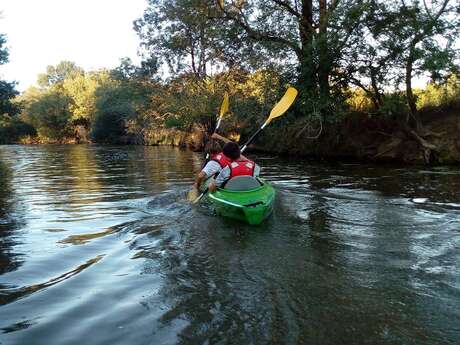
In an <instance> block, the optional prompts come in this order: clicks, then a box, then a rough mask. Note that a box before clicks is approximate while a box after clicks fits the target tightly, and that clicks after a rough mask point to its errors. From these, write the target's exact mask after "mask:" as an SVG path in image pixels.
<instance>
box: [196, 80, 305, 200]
mask: <svg viewBox="0 0 460 345" xmlns="http://www.w3.org/2000/svg"><path fill="white" fill-rule="evenodd" d="M297 93H298V91H297V90H296V89H295V88H293V87H289V88H288V89H287V91H286V93H285V94H284V96H283V97H282V98H281V99H280V100H279V102H278V103H276V104H275V106H274V107H273V109H272V111H271V112H270V116H269V117H268V119H267V120H266V121H265V122H264V124H263V125H262V126H261V127H260V128H259V129H258V130H257V131H256V132H255V133H254V134H253V135H252V136H251V137H250V138H249V140H248V141H247V142H246V144H244V145H243V146H242V147H241V149H240V151H241V153H243V152H244V151H245V150H246V148H247V147H248V145H250V144H251V143H252V142H253V141H254V139H255V138H256V137H257V136H258V135H259V133H260V132H261V131H262V130H263V129H264V128H265V127H267V125H268V124H269V123H270V122H272V120H273V119H274V118H277V117H280V116H281V115H283V114H284V113H285V112H286V111H287V110H288V109H289V108H290V107H291V105H292V103H294V100H295V98H296V97H297ZM208 190H209V189H208V188H206V189H205V190H204V192H203V193H201V194H200V196H199V197H198V198H196V199H195V200H194V201H193V202H192V203H193V204H196V203H197V202H198V201H200V200H201V198H203V196H204V195H205V194H206V193H207V192H208Z"/></svg>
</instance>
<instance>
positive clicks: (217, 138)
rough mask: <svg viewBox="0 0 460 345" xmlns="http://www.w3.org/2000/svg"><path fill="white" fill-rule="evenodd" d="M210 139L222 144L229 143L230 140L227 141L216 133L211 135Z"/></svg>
mask: <svg viewBox="0 0 460 345" xmlns="http://www.w3.org/2000/svg"><path fill="white" fill-rule="evenodd" d="M211 138H213V139H216V140H222V141H223V142H224V143H229V142H230V141H231V140H230V139H227V138H226V137H223V136H222V135H219V134H217V133H213V134H212V135H211Z"/></svg>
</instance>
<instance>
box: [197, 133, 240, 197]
mask: <svg viewBox="0 0 460 345" xmlns="http://www.w3.org/2000/svg"><path fill="white" fill-rule="evenodd" d="M211 138H212V140H210V141H209V142H208V144H206V147H205V152H207V153H209V155H210V160H209V162H207V163H206V165H205V166H204V167H203V169H202V170H201V171H200V172H199V173H198V175H197V177H196V179H195V184H194V185H193V187H194V188H196V189H198V188H199V187H200V186H201V184H202V183H203V181H204V180H206V179H208V178H209V177H212V176H217V175H219V173H220V172H221V170H222V169H223V168H225V167H226V166H227V165H228V164H230V163H231V162H232V159H230V158H229V157H227V156H226V155H225V153H224V152H223V151H222V146H221V145H220V143H219V142H218V141H217V140H222V141H223V142H225V143H231V142H232V141H231V140H229V139H227V138H225V137H223V136H221V135H219V134H217V133H214V134H213V135H212V136H211ZM241 157H242V158H243V159H245V160H248V159H247V158H246V157H244V156H243V155H241Z"/></svg>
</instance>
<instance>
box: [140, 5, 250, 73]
mask: <svg viewBox="0 0 460 345" xmlns="http://www.w3.org/2000/svg"><path fill="white" fill-rule="evenodd" d="M134 29H135V30H136V32H137V34H138V35H139V37H140V39H141V48H142V52H143V56H144V61H143V62H142V64H141V69H142V70H144V71H145V70H152V68H151V66H155V72H156V70H157V69H158V66H162V65H166V66H167V67H168V69H169V71H170V72H172V73H173V74H178V73H185V74H187V73H190V74H191V75H193V76H194V77H195V78H198V79H202V78H204V77H206V76H210V75H212V74H215V73H218V72H220V71H221V70H222V69H223V67H224V66H228V67H232V66H235V65H239V66H240V67H241V66H243V65H245V63H244V61H245V60H246V62H247V63H250V62H251V58H249V59H248V56H249V55H250V53H249V52H248V51H246V53H245V54H242V49H243V47H244V44H242V40H241V37H240V34H241V33H242V30H241V29H239V28H238V27H236V26H232V27H230V25H229V22H227V21H223V20H222V18H221V15H220V14H219V9H218V8H217V6H216V4H215V1H213V0H172V1H170V0H149V1H148V7H147V9H146V10H145V12H144V15H143V17H142V18H139V19H138V20H136V21H135V22H134ZM243 55H244V56H243ZM253 57H254V56H253Z"/></svg>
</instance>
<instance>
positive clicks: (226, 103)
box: [187, 92, 229, 200]
mask: <svg viewBox="0 0 460 345" xmlns="http://www.w3.org/2000/svg"><path fill="white" fill-rule="evenodd" d="M228 106H229V101H228V93H227V92H225V93H224V99H223V100H222V104H221V105H220V110H219V118H218V120H217V124H216V128H214V133H216V132H217V130H218V129H219V127H220V123H221V122H222V118H223V117H224V115H225V114H226V113H227V112H228ZM209 156H210V155H209V152H208V153H206V157H205V159H204V163H203V168H204V167H205V165H206V164H207V163H208V161H209ZM196 197H197V196H196V189H195V188H193V189H192V190H191V191H190V192H189V193H188V196H187V198H188V199H189V200H192V199H195V198H196Z"/></svg>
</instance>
